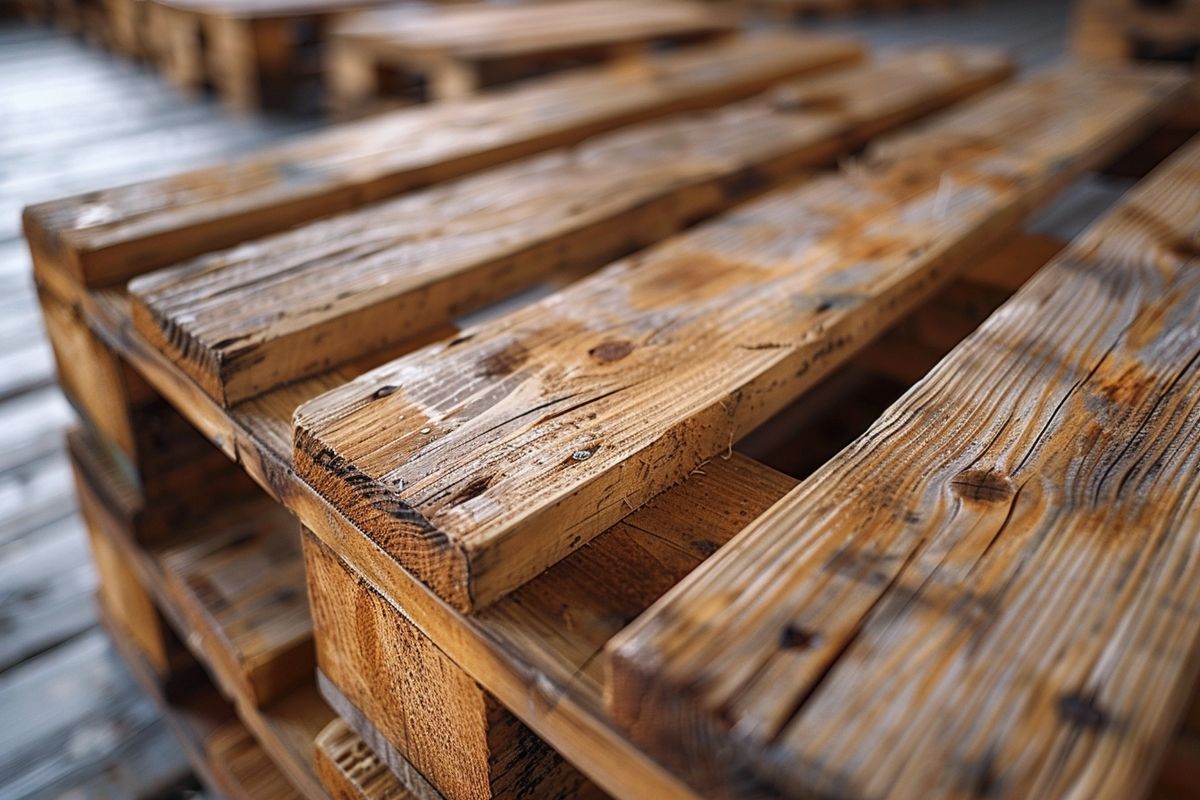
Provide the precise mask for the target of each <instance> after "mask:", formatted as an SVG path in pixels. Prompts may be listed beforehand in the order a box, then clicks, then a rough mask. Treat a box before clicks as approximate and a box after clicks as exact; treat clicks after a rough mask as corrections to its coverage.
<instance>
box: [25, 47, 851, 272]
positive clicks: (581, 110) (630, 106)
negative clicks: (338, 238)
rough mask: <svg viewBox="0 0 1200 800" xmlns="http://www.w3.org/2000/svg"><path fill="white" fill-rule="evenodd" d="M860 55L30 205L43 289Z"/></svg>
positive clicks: (796, 56)
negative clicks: (49, 285) (47, 285)
mask: <svg viewBox="0 0 1200 800" xmlns="http://www.w3.org/2000/svg"><path fill="white" fill-rule="evenodd" d="M860 54H861V51H860V49H859V48H858V47H857V46H856V45H854V44H853V43H850V42H848V41H844V40H836V39H828V38H826V39H821V38H809V39H794V38H775V37H768V38H764V39H759V38H757V37H747V38H744V39H739V40H736V41H733V42H730V43H728V44H720V45H716V46H713V47H705V48H696V49H693V50H691V51H689V52H687V53H678V54H668V55H664V56H662V57H660V58H656V59H653V60H652V62H651V63H650V65H649V66H648V68H647V70H646V72H645V74H642V75H639V76H638V77H637V78H636V79H631V78H630V77H629V76H621V75H615V74H611V73H609V72H608V71H604V70H592V71H586V72H584V73H582V74H575V75H564V76H561V77H556V78H550V79H547V80H546V81H542V82H539V84H538V85H536V86H532V87H528V88H517V89H513V90H511V91H506V92H498V93H495V94H493V95H490V96H489V97H487V98H481V99H478V100H475V101H472V102H469V103H462V104H451V105H447V106H443V107H429V108H426V109H417V110H411V111H404V112H396V113H395V114H392V115H385V116H383V117H380V118H376V119H372V120H365V121H363V122H359V123H354V124H352V125H346V126H341V127H339V128H336V129H333V130H330V131H327V132H323V133H321V134H317V135H315V136H312V137H309V138H307V139H304V140H301V141H298V142H295V143H292V144H289V145H285V146H283V147H280V148H277V149H274V150H271V151H268V152H265V153H261V154H259V155H257V156H255V157H251V158H248V159H243V160H241V161H236V162H234V163H232V164H228V165H223V166H216V167H210V168H207V169H203V170H198V171H195V172H191V173H183V174H180V175H176V176H173V177H170V178H164V179H161V180H156V181H149V182H144V183H135V184H131V185H129V186H125V187H120V188H116V189H111V190H106V191H99V192H92V193H88V194H84V195H79V196H75V197H72V198H65V199H62V200H57V201H51V202H48V203H43V204H39V205H36V206H32V207H30V208H28V209H26V211H25V215H24V221H25V229H26V234H27V236H28V238H29V240H30V244H31V248H32V249H33V250H34V253H35V259H34V263H35V267H36V269H37V270H38V272H39V275H40V279H41V280H42V281H43V282H47V283H53V284H54V285H55V286H57V287H58V289H59V290H60V291H63V292H65V293H69V292H70V291H71V287H72V286H73V285H74V284H76V283H82V284H84V285H87V286H99V285H104V284H112V283H118V282H120V281H123V280H126V279H128V278H130V277H133V276H135V275H137V274H140V273H142V272H146V271H149V270H151V269H154V268H157V267H162V266H165V265H167V264H171V263H175V262H178V261H181V260H184V259H186V258H189V257H193V256H196V255H199V254H202V253H204V252H206V251H208V250H210V249H212V248H217V247H226V246H231V245H234V244H237V243H239V242H241V241H245V240H246V239H249V238H253V237H257V236H263V235H267V234H270V233H274V232H278V231H280V230H283V229H286V228H288V227H291V226H293V225H296V224H298V223H301V222H306V221H309V220H312V219H316V218H319V217H323V216H329V215H331V214H334V213H337V212H339V211H344V210H348V209H350V208H353V207H357V206H360V205H362V204H364V203H367V202H371V201H373V200H379V199H382V198H385V197H387V196H390V195H394V194H397V193H399V192H401V191H404V190H406V189H412V188H416V187H418V186H421V185H427V184H429V183H432V182H435V181H438V180H445V179H448V178H452V177H457V176H460V175H463V174H466V173H468V172H471V171H475V170H478V169H482V168H484V167H488V166H494V165H496V164H498V163H501V162H504V161H508V160H512V159H515V158H517V157H520V156H524V155H529V154H532V153H534V152H537V151H540V150H544V149H547V148H550V147H554V146H562V145H566V144H570V143H573V142H578V141H580V140H582V139H584V138H586V137H587V136H589V135H592V134H595V133H598V132H602V131H605V130H611V129H613V128H616V127H619V126H621V125H624V124H629V123H632V122H635V121H643V120H646V119H651V118H654V117H659V116H663V115H666V114H669V113H673V112H678V111H683V110H689V109H698V108H705V107H711V106H714V105H719V104H721V103H723V102H728V101H730V100H733V99H736V98H739V97H745V96H748V95H751V94H754V93H756V92H758V91H761V90H762V89H764V88H766V87H767V86H769V85H770V84H772V83H774V82H776V81H778V80H781V79H784V78H788V77H794V76H796V75H799V74H802V73H805V72H809V71H812V70H815V69H819V68H821V67H826V66H831V65H833V64H837V63H844V62H847V61H852V60H854V59H856V58H858V57H859V56H860ZM431 130H437V131H439V135H438V136H436V137H431V136H428V135H427V134H428V132H429V131H431ZM448 131H453V132H454V133H453V135H450V134H449V133H448Z"/></svg>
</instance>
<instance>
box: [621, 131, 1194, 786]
mask: <svg viewBox="0 0 1200 800" xmlns="http://www.w3.org/2000/svg"><path fill="white" fill-rule="evenodd" d="M1197 242H1200V139H1196V140H1193V141H1192V142H1191V143H1190V144H1189V145H1188V146H1187V147H1186V148H1185V149H1184V150H1183V151H1181V152H1180V153H1178V154H1176V155H1175V156H1174V157H1172V159H1171V160H1170V161H1169V162H1168V163H1167V164H1166V165H1165V166H1163V167H1162V168H1160V169H1159V170H1158V171H1156V172H1155V173H1154V174H1152V175H1151V176H1150V177H1149V178H1147V179H1146V180H1145V181H1144V182H1143V183H1142V184H1141V185H1139V187H1138V188H1137V189H1135V190H1134V191H1133V192H1131V193H1130V194H1129V195H1127V197H1126V198H1125V199H1124V200H1123V201H1122V202H1121V204H1120V205H1119V206H1118V207H1117V208H1116V209H1114V210H1113V211H1112V212H1111V213H1109V214H1108V215H1106V216H1105V217H1104V218H1102V219H1101V220H1100V221H1099V222H1098V223H1097V224H1095V225H1094V226H1093V227H1092V228H1090V229H1089V230H1088V231H1086V232H1085V233H1084V234H1082V235H1081V236H1080V237H1078V239H1076V241H1075V242H1074V243H1073V244H1072V245H1071V246H1070V247H1069V248H1068V249H1066V250H1065V251H1063V252H1062V253H1061V254H1060V255H1059V256H1057V257H1056V258H1054V259H1053V260H1052V261H1051V263H1050V265H1049V266H1047V267H1046V268H1045V269H1043V270H1042V271H1040V272H1039V273H1038V275H1037V276H1035V277H1034V278H1033V279H1032V280H1031V281H1030V282H1029V283H1028V284H1026V286H1025V287H1024V288H1022V289H1021V290H1020V291H1019V292H1018V293H1017V294H1016V295H1015V296H1014V297H1013V298H1012V299H1011V300H1009V301H1008V302H1007V303H1006V304H1005V305H1004V306H1003V307H1001V308H1000V310H999V311H997V312H996V313H995V314H994V315H993V316H992V317H990V318H989V319H988V321H987V322H985V323H984V324H983V325H982V326H981V327H980V328H979V329H978V330H977V331H976V332H975V333H973V334H972V335H971V336H970V337H968V339H967V340H966V341H964V342H963V343H962V344H961V345H960V346H959V347H957V348H956V349H955V350H954V351H953V352H952V353H951V354H950V356H949V357H948V358H947V359H945V360H944V361H943V362H941V363H940V364H939V365H938V366H937V368H936V369H934V370H933V371H932V372H931V373H930V374H929V375H927V376H926V377H925V378H924V379H923V380H921V381H920V382H918V383H917V384H916V385H915V386H914V387H913V388H912V389H911V390H910V391H909V392H908V393H907V394H906V395H905V396H904V397H903V398H901V399H900V400H899V401H898V402H897V403H896V404H895V405H894V406H892V407H891V408H890V409H889V410H888V411H887V412H886V413H885V414H884V415H883V416H882V417H881V418H880V419H879V421H878V422H877V423H875V424H874V425H872V426H871V428H870V429H869V430H868V431H866V432H865V433H864V434H863V435H862V436H861V437H860V438H859V439H858V440H857V441H856V442H855V443H854V444H852V445H851V446H850V447H848V448H847V449H846V450H844V451H843V452H842V453H841V454H840V455H839V456H838V457H836V458H834V459H833V460H832V461H830V462H828V463H827V464H826V465H825V466H824V467H822V468H821V469H820V470H818V471H817V473H815V474H814V475H813V476H812V477H811V478H809V479H808V480H806V481H804V482H803V483H801V484H800V485H799V486H798V487H797V488H796V489H794V490H793V491H791V492H790V493H789V494H788V495H787V497H785V498H784V499H783V500H781V501H780V502H778V503H776V504H775V505H774V506H773V507H772V508H771V509H770V510H769V511H768V512H767V513H765V514H763V515H761V516H760V517H758V518H757V519H756V520H754V522H753V523H751V524H750V525H749V526H748V527H747V528H746V530H744V531H743V532H742V533H740V534H739V535H738V536H737V537H736V538H735V539H734V540H733V541H731V542H730V544H729V546H728V547H727V548H726V549H725V550H723V551H722V552H721V553H719V554H718V555H717V556H716V557H715V558H713V559H712V560H711V561H710V562H709V563H707V564H706V565H704V566H703V567H701V568H700V569H699V570H697V571H695V572H693V573H692V574H691V575H690V576H689V577H688V578H687V579H686V580H685V581H683V582H682V583H681V584H680V585H679V586H677V587H675V588H674V589H672V590H671V592H669V593H668V594H667V596H666V597H664V598H663V599H662V600H661V601H660V602H659V603H657V604H656V605H655V606H654V607H653V608H652V609H650V611H648V612H647V613H646V614H645V615H644V616H643V617H642V618H640V619H639V620H638V621H637V622H635V623H634V624H633V625H632V626H630V628H629V629H627V630H626V631H624V632H622V633H621V634H620V635H619V636H618V637H616V638H615V639H614V640H613V642H612V643H611V644H610V645H609V648H608V652H607V665H608V668H607V675H608V684H607V687H606V692H607V696H608V701H609V707H610V709H611V710H612V712H613V713H614V714H615V715H616V717H617V719H618V720H619V721H621V722H622V724H624V725H625V726H626V727H627V729H628V730H629V731H630V732H631V733H632V734H633V735H634V736H635V738H636V739H637V740H638V741H639V742H641V743H642V744H643V745H644V746H646V747H648V748H650V749H651V750H652V751H653V752H656V753H659V754H660V755H662V756H663V757H664V758H669V759H671V760H672V761H674V762H682V763H685V764H687V765H688V769H689V770H690V774H692V775H694V776H696V777H698V778H701V780H702V784H701V785H706V786H707V788H708V791H709V792H711V796H718V795H720V794H726V793H733V792H735V791H736V792H739V793H740V792H743V791H744V782H746V781H750V780H758V781H763V782H765V783H766V784H767V785H768V786H770V787H771V788H772V789H773V790H775V791H783V792H786V793H792V794H804V795H807V794H815V795H821V794H829V793H834V794H838V795H843V796H864V797H865V796H874V795H876V794H879V793H882V792H885V791H886V792H887V793H888V794H889V795H891V796H897V797H905V796H911V797H922V798H927V797H951V796H954V797H958V796H963V795H965V794H976V795H986V796H989V797H1031V796H1039V797H1057V796H1067V795H1073V796H1086V797H1114V798H1116V797H1130V796H1137V795H1138V794H1140V793H1141V792H1144V791H1146V790H1147V789H1148V788H1149V786H1150V783H1151V781H1152V780H1153V778H1154V776H1155V772H1156V769H1155V768H1156V766H1157V764H1158V762H1159V758H1160V757H1161V755H1162V754H1163V753H1164V752H1165V751H1166V749H1167V745H1168V744H1169V742H1170V740H1171V737H1172V735H1173V733H1174V732H1175V728H1176V725H1177V723H1178V721H1179V718H1180V715H1181V713H1182V712H1183V710H1184V709H1185V708H1186V707H1187V701H1188V698H1189V696H1190V694H1191V691H1192V688H1193V685H1194V683H1195V680H1196V676H1197V667H1198V666H1200V665H1198V663H1197V654H1198V653H1200V647H1198V645H1200V580H1198V578H1200V576H1198V575H1197V574H1196V573H1197V564H1198V563H1200V562H1197V559H1196V558H1195V552H1196V550H1197V541H1196V538H1197V532H1198V531H1200V504H1198V503H1197V496H1198V494H1200V481H1198V478H1197V476H1198V475H1200V435H1198V432H1200V405H1198V404H1197V398H1200V270H1198V269H1197V267H1200V248H1198V247H1197ZM704 781H708V782H710V783H708V784H705V783H703V782H704ZM734 787H736V788H734Z"/></svg>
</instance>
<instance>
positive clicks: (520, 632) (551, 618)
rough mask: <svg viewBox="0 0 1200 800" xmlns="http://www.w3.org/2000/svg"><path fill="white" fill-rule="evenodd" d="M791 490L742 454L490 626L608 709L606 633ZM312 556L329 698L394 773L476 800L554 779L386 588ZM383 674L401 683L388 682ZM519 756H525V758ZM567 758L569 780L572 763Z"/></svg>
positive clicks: (516, 597)
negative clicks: (603, 669) (515, 781)
mask: <svg viewBox="0 0 1200 800" xmlns="http://www.w3.org/2000/svg"><path fill="white" fill-rule="evenodd" d="M794 485H795V481H792V480H791V479H789V478H787V477H786V476H783V475H780V474H779V473H775V472H772V471H771V470H769V469H766V468H764V467H762V466H760V465H757V464H754V463H753V462H751V461H749V460H747V459H745V458H742V457H740V456H736V455H735V456H733V457H732V458H731V459H729V460H728V461H725V460H722V459H718V460H717V461H716V462H714V464H713V465H712V467H711V469H710V470H708V471H707V472H706V473H705V474H703V475H697V476H695V477H694V478H693V479H691V480H689V481H685V482H684V483H683V484H681V485H680V486H678V487H675V489H673V490H671V491H669V492H666V493H664V494H663V495H661V496H660V497H659V498H657V499H656V500H655V501H654V502H653V503H651V504H649V505H648V506H647V507H646V508H644V509H642V510H641V511H639V512H638V513H636V514H633V515H631V516H630V517H629V519H627V520H626V521H624V522H622V523H620V524H618V525H617V526H616V527H614V528H613V529H612V530H611V531H608V532H607V533H605V534H603V535H602V536H600V537H598V538H597V539H596V540H594V541H593V542H592V543H591V544H589V545H588V546H585V547H584V548H581V549H580V550H579V551H577V552H576V553H574V554H573V555H572V556H570V557H569V558H567V559H565V560H564V561H563V562H562V563H561V564H559V565H557V566H556V568H555V569H554V570H551V571H549V572H547V573H545V574H543V575H542V576H540V577H539V578H537V579H536V580H534V581H532V582H531V583H530V584H528V585H526V586H524V587H522V588H521V589H520V590H518V591H516V592H514V593H513V594H512V595H510V596H509V597H506V598H505V599H504V600H502V601H500V602H499V603H497V604H495V605H494V606H492V607H491V608H488V609H486V610H485V611H484V612H482V613H481V615H480V621H481V622H482V623H483V624H485V625H487V626H488V628H489V632H490V635H491V636H492V637H494V638H495V639H497V640H499V641H501V642H505V643H506V645H507V646H508V647H510V648H512V650H513V651H514V652H520V653H524V654H526V656H527V657H528V658H530V659H531V660H532V667H531V668H532V669H534V670H535V671H536V673H537V674H539V675H541V676H544V677H543V680H545V681H547V682H548V683H549V685H550V686H564V687H566V686H570V687H572V690H573V691H576V692H580V693H582V694H583V695H584V697H585V698H589V699H588V701H587V702H589V703H594V704H595V707H596V708H599V693H600V688H601V675H600V673H599V669H598V668H599V666H600V662H599V660H598V659H597V658H596V656H597V654H599V653H600V652H601V651H602V649H603V647H604V645H605V643H606V642H607V641H608V639H609V638H610V637H611V636H612V635H614V634H615V633H617V632H618V631H619V630H621V628H622V627H624V626H625V625H626V624H628V622H629V621H631V620H632V619H634V618H635V617H636V616H637V615H638V614H640V613H641V612H642V611H643V610H645V609H646V608H648V607H649V606H650V604H651V603H652V602H654V600H655V599H657V598H658V597H659V596H660V595H661V594H662V593H663V592H665V591H666V590H667V589H668V588H670V587H671V586H672V585H673V584H674V583H675V582H676V581H678V580H679V579H681V578H682V577H683V576H684V575H686V574H687V573H688V572H689V571H690V570H692V569H693V568H695V567H696V566H697V565H698V564H699V563H700V562H701V561H703V559H704V558H705V557H707V556H708V555H710V554H711V553H713V552H714V551H715V550H716V549H717V548H718V547H720V546H721V545H722V544H723V543H724V542H725V541H726V540H728V539H729V538H730V537H732V536H733V535H734V534H735V533H736V532H737V531H738V530H740V529H741V527H742V525H743V524H744V523H745V522H746V521H747V520H749V519H752V518H753V517H754V516H755V515H757V514H758V513H760V512H761V511H763V510H765V509H766V508H767V507H769V506H770V505H771V503H772V502H774V501H775V500H776V499H777V498H779V497H780V496H782V495H783V494H784V493H785V492H786V491H787V490H788V489H789V488H791V487H792V486H794ZM305 553H306V557H307V560H308V570H309V581H310V595H311V597H312V603H313V614H314V626H315V629H316V631H317V642H318V660H319V663H320V665H321V669H322V676H323V678H324V679H325V680H327V681H328V682H329V684H330V685H331V686H333V687H334V688H335V690H336V697H334V698H331V702H333V701H334V700H335V699H336V700H337V701H338V702H334V705H335V707H337V708H338V710H339V712H340V713H341V714H342V715H343V716H344V717H347V718H348V719H352V720H353V721H354V723H355V727H356V728H358V727H359V726H360V723H359V722H358V720H359V718H361V719H362V720H365V721H366V724H369V725H370V728H369V729H368V730H369V732H370V733H371V734H372V735H373V736H378V737H382V741H379V742H378V744H376V740H375V739H371V740H370V741H372V744H373V746H375V747H376V751H377V752H379V753H380V755H381V757H384V758H385V761H386V762H387V763H389V764H390V765H392V766H393V769H396V770H397V771H398V772H399V771H403V770H411V769H412V768H413V767H415V768H417V769H419V770H420V771H421V772H422V773H424V775H425V776H427V778H428V780H429V781H430V782H432V783H433V787H431V788H433V789H434V790H440V792H441V793H442V794H444V795H445V796H447V797H461V796H473V795H472V791H471V787H474V788H475V795H474V796H478V794H484V795H487V796H492V795H500V796H504V795H506V792H507V793H508V794H511V793H512V791H519V790H520V789H521V786H520V785H517V786H513V785H512V784H511V783H508V785H507V786H506V785H505V784H506V782H511V780H512V775H511V774H506V771H507V772H508V773H511V772H516V771H520V772H523V773H525V774H529V773H531V772H540V773H541V774H543V775H545V776H546V778H545V779H546V780H549V779H551V778H552V777H553V774H552V773H551V774H547V773H546V772H545V771H537V770H532V768H531V767H529V768H524V765H532V764H535V763H538V762H539V761H545V760H547V759H551V762H552V763H553V759H552V758H551V754H550V753H549V752H548V749H547V748H546V747H545V745H541V744H540V743H539V742H538V741H537V739H536V737H534V736H533V734H532V733H531V732H530V731H528V729H526V728H525V727H524V726H523V725H521V724H520V722H518V721H517V720H516V719H515V718H514V717H513V715H512V714H511V713H509V712H507V711H505V710H504V709H503V708H502V707H501V706H500V705H499V704H498V703H497V701H496V700H495V699H494V698H493V697H492V695H491V694H490V693H488V692H486V691H484V690H483V689H482V688H481V687H479V685H478V684H477V683H476V682H475V681H474V680H472V679H471V678H470V677H469V676H468V675H466V674H465V673H463V672H462V670H461V669H460V668H459V667H457V666H456V665H455V664H454V663H453V662H452V661H451V660H450V659H449V658H448V657H447V656H445V655H444V654H442V653H441V651H439V650H438V649H437V648H436V647H435V646H434V645H433V644H432V643H430V642H429V641H428V640H427V639H426V638H425V636H424V635H423V634H422V633H421V632H420V631H419V630H418V629H416V628H415V627H414V625H413V624H412V623H411V622H409V621H408V620H406V618H405V617H404V615H403V614H402V612H401V611H400V610H399V609H397V608H396V607H395V606H394V605H393V604H392V603H391V602H390V601H388V600H387V599H386V598H385V597H383V595H382V594H381V593H380V592H379V591H378V590H377V589H375V588H374V587H373V586H372V585H370V584H369V583H368V582H366V581H365V580H364V579H363V578H362V577H361V576H359V575H357V574H356V573H355V572H354V571H353V570H352V569H350V568H348V567H347V566H346V565H345V564H344V563H343V562H342V561H341V560H340V559H339V558H338V557H337V556H336V555H335V554H333V553H332V551H330V550H329V549H328V547H326V546H325V545H323V544H321V543H320V542H319V541H318V540H317V539H316V538H315V537H312V536H311V535H310V536H308V537H306V538H305ZM381 673H384V674H387V675H391V676H395V677H394V679H393V680H392V681H389V682H388V684H387V685H386V687H381V686H380V683H379V681H378V676H379V675H380V674H381ZM326 696H327V697H329V696H330V695H329V693H328V692H326ZM553 697H554V692H553V690H551V694H550V697H548V698H546V699H542V700H533V701H531V703H532V704H533V705H537V704H539V703H542V702H549V703H551V704H553V703H554V702H556V700H552V699H550V698H553ZM447 731H452V732H453V734H452V735H449V736H447V735H446V732H447ZM518 745H519V746H518ZM393 749H394V750H395V751H396V753H397V754H398V757H399V763H397V760H398V759H397V757H396V756H392V755H391V754H390V752H389V751H390V750H393ZM513 752H516V753H518V754H519V756H520V757H519V758H517V759H515V760H514V759H513V755H512V754H513ZM558 763H559V766H558V770H559V773H560V776H561V775H562V774H563V773H562V769H563V766H565V765H562V764H561V762H558ZM410 765H412V766H410ZM506 765H507V770H506V771H504V770H502V769H501V768H502V767H505V766H506ZM406 774H409V775H410V777H409V779H408V780H407V781H406V782H407V783H408V785H409V787H410V788H411V789H412V790H413V791H414V793H415V794H417V795H418V796H430V795H429V793H428V791H425V790H422V791H418V786H419V785H420V784H421V783H422V779H421V778H420V776H419V775H418V776H415V778H414V777H413V776H411V772H407V773H406ZM614 779H615V781H616V782H615V783H609V784H608V786H609V787H613V786H621V785H622V783H621V782H622V780H623V779H624V776H619V775H616V776H609V780H614ZM634 785H636V783H635V784H634ZM543 788H545V787H543ZM546 790H547V791H548V789H546ZM626 791H628V785H626Z"/></svg>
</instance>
